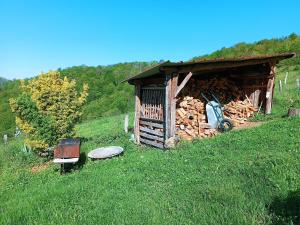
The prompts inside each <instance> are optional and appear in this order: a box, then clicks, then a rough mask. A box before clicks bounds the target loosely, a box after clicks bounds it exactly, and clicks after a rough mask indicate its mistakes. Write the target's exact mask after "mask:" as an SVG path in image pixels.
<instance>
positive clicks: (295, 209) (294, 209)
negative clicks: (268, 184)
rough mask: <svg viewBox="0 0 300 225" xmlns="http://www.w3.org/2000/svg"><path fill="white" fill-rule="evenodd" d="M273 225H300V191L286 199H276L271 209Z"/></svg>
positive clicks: (292, 193) (290, 194)
mask: <svg viewBox="0 0 300 225" xmlns="http://www.w3.org/2000/svg"><path fill="white" fill-rule="evenodd" d="M269 211H270V213H271V214H272V215H273V218H272V224H273V225H284V224H286V225H287V224H289V225H290V224H300V189H299V190H297V191H294V192H290V193H289V194H288V196H287V197H286V198H275V199H274V200H273V202H272V203H271V205H270V208H269Z"/></svg>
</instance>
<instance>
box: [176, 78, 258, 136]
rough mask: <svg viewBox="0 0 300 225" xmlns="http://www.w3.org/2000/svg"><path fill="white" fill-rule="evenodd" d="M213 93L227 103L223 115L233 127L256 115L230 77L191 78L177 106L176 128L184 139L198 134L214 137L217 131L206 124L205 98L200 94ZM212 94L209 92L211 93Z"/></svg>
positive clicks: (254, 109)
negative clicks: (228, 78) (230, 121)
mask: <svg viewBox="0 0 300 225" xmlns="http://www.w3.org/2000/svg"><path fill="white" fill-rule="evenodd" d="M209 92H213V93H214V94H215V95H216V96H218V98H219V101H220V102H221V103H225V104H224V116H225V117H227V118H229V119H231V120H232V122H233V124H234V126H239V125H240V124H243V123H244V122H245V121H246V120H247V118H249V117H251V116H253V114H254V112H255V111H256V108H254V107H253V105H252V104H251V102H250V101H249V99H248V98H246V99H245V100H243V101H242V100H240V99H242V98H245V97H246V96H245V95H243V93H242V92H241V91H240V90H239V89H238V88H237V87H236V85H235V84H234V83H233V82H231V81H229V80H227V79H216V78H213V79H210V80H195V79H194V80H192V81H191V82H189V83H188V84H187V86H186V87H185V88H184V89H183V91H182V92H181V95H180V96H179V98H178V101H177V106H176V109H177V110H176V131H177V135H178V136H179V137H180V138H182V139H184V140H192V139H194V138H196V137H198V138H205V137H212V136H215V135H216V134H217V133H218V132H217V130H216V129H212V128H211V127H210V126H209V124H208V123H207V117H206V111H205V105H206V101H205V99H203V97H202V96H201V93H205V94H206V93H209ZM208 95H209V94H208Z"/></svg>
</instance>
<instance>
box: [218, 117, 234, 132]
mask: <svg viewBox="0 0 300 225" xmlns="http://www.w3.org/2000/svg"><path fill="white" fill-rule="evenodd" d="M232 128H233V124H232V122H231V121H230V120H229V119H223V120H221V122H220V125H219V130H220V131H221V132H228V131H230V130H232Z"/></svg>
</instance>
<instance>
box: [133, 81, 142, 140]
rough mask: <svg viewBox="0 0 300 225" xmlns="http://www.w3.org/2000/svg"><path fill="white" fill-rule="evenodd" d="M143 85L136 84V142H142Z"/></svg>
mask: <svg viewBox="0 0 300 225" xmlns="http://www.w3.org/2000/svg"><path fill="white" fill-rule="evenodd" d="M140 114H141V85H140V84H136V85H135V116H134V121H135V124H134V136H135V141H136V143H138V144H140V117H141V115H140Z"/></svg>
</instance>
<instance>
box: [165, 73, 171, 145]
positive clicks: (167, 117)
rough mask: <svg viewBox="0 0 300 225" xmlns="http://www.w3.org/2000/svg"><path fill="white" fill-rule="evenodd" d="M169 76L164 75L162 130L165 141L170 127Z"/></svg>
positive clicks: (168, 136) (168, 135)
mask: <svg viewBox="0 0 300 225" xmlns="http://www.w3.org/2000/svg"><path fill="white" fill-rule="evenodd" d="M171 81H172V79H171V75H169V74H167V75H166V80H165V105H164V130H165V140H167V139H169V138H170V126H171V113H170V111H171V102H170V93H171Z"/></svg>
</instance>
